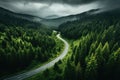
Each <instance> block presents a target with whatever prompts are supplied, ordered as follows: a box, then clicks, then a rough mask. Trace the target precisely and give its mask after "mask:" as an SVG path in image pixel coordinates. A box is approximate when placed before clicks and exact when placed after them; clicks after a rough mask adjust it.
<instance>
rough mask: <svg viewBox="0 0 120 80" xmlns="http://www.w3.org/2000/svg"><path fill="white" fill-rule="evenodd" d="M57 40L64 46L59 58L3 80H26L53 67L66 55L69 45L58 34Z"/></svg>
mask: <svg viewBox="0 0 120 80" xmlns="http://www.w3.org/2000/svg"><path fill="white" fill-rule="evenodd" d="M57 38H58V39H60V40H61V41H62V42H64V44H65V48H64V50H63V52H62V53H61V55H60V56H58V57H57V58H56V59H54V60H52V61H51V62H49V63H47V64H45V65H43V66H41V67H39V68H37V69H34V70H31V71H28V72H25V73H22V74H18V75H15V76H12V77H9V78H6V79H4V80H23V79H26V78H28V77H31V76H33V75H35V74H37V73H39V72H42V71H45V70H46V69H48V68H50V67H52V66H54V64H55V63H56V62H58V61H59V60H61V59H63V58H64V57H65V56H66V54H67V53H68V49H69V44H68V42H67V41H65V40H64V39H62V38H61V37H60V34H58V35H57Z"/></svg>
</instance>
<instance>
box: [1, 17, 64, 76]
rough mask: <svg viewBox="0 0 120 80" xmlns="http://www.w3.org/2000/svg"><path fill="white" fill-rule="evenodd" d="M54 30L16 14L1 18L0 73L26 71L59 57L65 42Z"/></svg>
mask: <svg viewBox="0 0 120 80" xmlns="http://www.w3.org/2000/svg"><path fill="white" fill-rule="evenodd" d="M4 17H5V16H4ZM6 17H7V16H6ZM6 19H7V20H6ZM52 33H53V32H52V29H48V28H47V27H46V26H44V25H42V24H40V23H35V22H31V21H27V20H24V19H19V18H14V17H13V18H12V17H11V18H10V20H9V18H5V19H1V20H0V76H4V75H6V74H11V73H16V72H18V71H22V70H24V69H26V68H27V67H29V66H30V65H32V66H35V65H37V64H40V63H43V62H46V61H48V60H49V59H50V58H52V57H55V55H56V54H57V53H58V52H60V51H61V49H62V48H61V46H62V44H59V43H60V41H58V40H57V39H56V35H53V34H52ZM60 45H61V46H60ZM31 68H32V67H31Z"/></svg>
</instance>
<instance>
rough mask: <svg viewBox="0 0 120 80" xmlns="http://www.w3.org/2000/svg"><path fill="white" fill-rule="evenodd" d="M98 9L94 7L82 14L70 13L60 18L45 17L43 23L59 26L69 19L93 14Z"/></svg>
mask: <svg viewBox="0 0 120 80" xmlns="http://www.w3.org/2000/svg"><path fill="white" fill-rule="evenodd" d="M98 10H99V9H93V10H90V11H87V12H83V13H80V14H76V15H69V16H64V17H59V18H55V19H43V20H41V23H43V24H45V25H48V26H59V25H60V24H62V23H64V22H67V21H74V20H77V19H82V18H85V17H87V16H89V15H92V14H93V13H94V12H96V11H98Z"/></svg>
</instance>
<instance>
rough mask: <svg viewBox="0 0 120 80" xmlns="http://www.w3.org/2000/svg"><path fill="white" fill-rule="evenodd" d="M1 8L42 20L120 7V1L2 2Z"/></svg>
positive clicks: (55, 0)
mask: <svg viewBox="0 0 120 80" xmlns="http://www.w3.org/2000/svg"><path fill="white" fill-rule="evenodd" d="M0 7H3V8H6V9H9V10H12V11H14V12H17V13H25V14H31V15H35V16H39V17H42V18H47V17H51V18H54V17H61V16H67V15H73V14H79V13H82V12H85V11H88V10H91V9H97V8H102V9H103V10H110V9H113V8H118V7H120V0H0Z"/></svg>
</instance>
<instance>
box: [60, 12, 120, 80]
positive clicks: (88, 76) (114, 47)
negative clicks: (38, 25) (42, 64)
mask: <svg viewBox="0 0 120 80" xmlns="http://www.w3.org/2000/svg"><path fill="white" fill-rule="evenodd" d="M119 13H120V12H119V11H117V12H116V10H115V11H112V12H105V13H100V14H96V15H92V16H89V17H87V18H85V19H83V20H77V21H73V22H67V23H65V24H62V25H61V26H60V31H61V32H62V34H63V36H65V37H68V38H69V39H79V41H78V45H73V50H72V55H71V57H69V59H68V61H67V65H66V67H65V70H64V77H63V79H64V80H66V79H68V80H119V79H120V15H119Z"/></svg>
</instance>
